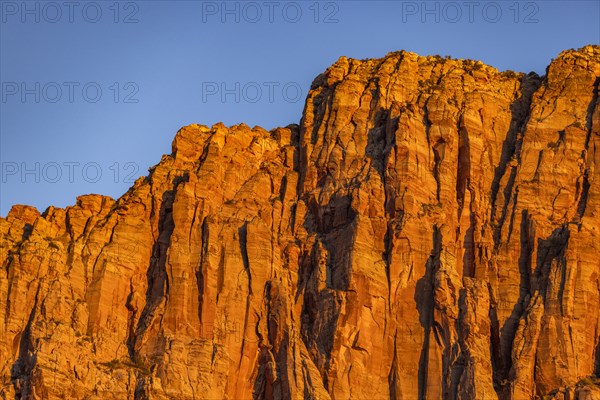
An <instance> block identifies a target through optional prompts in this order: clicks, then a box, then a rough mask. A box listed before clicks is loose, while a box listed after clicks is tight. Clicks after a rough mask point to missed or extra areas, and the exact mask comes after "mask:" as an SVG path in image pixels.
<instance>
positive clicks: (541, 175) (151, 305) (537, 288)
mask: <svg viewBox="0 0 600 400" xmlns="http://www.w3.org/2000/svg"><path fill="white" fill-rule="evenodd" d="M599 82H600V47H598V46H587V47H584V48H582V49H579V50H577V51H575V50H569V51H565V52H563V53H561V54H560V55H559V56H558V57H557V58H556V60H554V61H553V62H552V63H551V64H550V66H549V67H548V69H547V73H546V75H545V76H543V77H540V76H537V75H535V74H533V73H532V74H529V75H525V74H516V73H512V72H499V71H497V70H496V69H494V68H492V67H489V66H487V65H484V64H482V63H480V62H475V61H468V60H467V61H464V60H450V59H442V58H440V57H421V56H417V55H416V54H413V53H408V52H398V53H391V54H389V55H387V56H386V57H384V58H382V59H373V60H362V61H359V60H353V59H348V58H344V57H342V58H340V59H339V60H338V61H337V62H336V63H335V64H334V65H333V66H331V67H330V68H329V69H328V70H327V71H326V72H325V73H324V74H322V75H320V76H319V77H317V78H316V79H315V81H314V82H313V85H312V87H311V90H310V92H309V94H308V97H307V100H306V106H305V110H304V115H303V117H302V120H301V122H300V124H299V125H291V126H288V127H286V128H278V129H275V130H273V131H271V132H268V131H265V130H263V129H261V128H258V127H255V128H249V127H248V126H246V125H238V126H233V127H230V128H227V127H225V126H223V125H221V124H218V125H215V126H213V127H211V128H209V127H206V126H201V125H191V126H187V127H185V128H182V129H181V130H180V131H179V132H178V133H177V135H176V137H175V139H174V141H173V149H172V153H171V154H170V155H165V156H163V158H162V160H161V161H160V163H159V164H157V165H156V166H155V167H153V168H151V169H150V173H149V175H148V176H146V177H142V178H140V179H138V180H137V181H136V183H135V184H134V186H133V187H132V188H131V189H130V190H129V191H128V192H127V193H126V194H124V195H123V196H122V197H121V198H120V199H118V200H116V201H115V200H113V199H110V198H108V197H104V196H99V195H86V196H81V197H79V198H78V199H77V203H76V204H75V205H74V206H72V207H67V208H66V209H58V208H53V207H50V208H49V209H47V210H46V211H45V212H44V213H43V214H40V213H39V212H38V211H37V210H35V209H34V208H32V207H27V206H20V205H19V206H14V207H13V208H12V210H11V211H10V213H9V214H8V216H7V217H6V218H0V264H1V268H0V398H5V399H12V398H24V399H30V398H36V399H55V398H78V399H83V398H86V399H105V398H115V399H123V398H139V399H246V398H261V399H262V398H266V399H270V398H275V399H288V398H289V399H350V398H351V399H388V398H391V399H409V400H412V399H428V400H429V399H514V400H521V399H533V398H536V397H538V396H539V397H542V396H548V397H549V398H555V399H581V400H583V399H600V389H599V388H598V386H597V385H596V382H595V376H596V375H597V374H599V373H600V340H599V339H600V275H599V274H600V176H599V175H596V172H599V171H598V170H597V168H599V167H600V102H598V84H599ZM599 173H600V172H599ZM548 397H547V398H548Z"/></svg>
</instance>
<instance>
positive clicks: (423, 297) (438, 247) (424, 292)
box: [414, 225, 442, 400]
mask: <svg viewBox="0 0 600 400" xmlns="http://www.w3.org/2000/svg"><path fill="white" fill-rule="evenodd" d="M432 240H433V249H432V250H431V255H430V256H429V259H428V260H427V264H426V265H425V275H423V277H422V278H421V279H419V280H418V281H417V285H416V288H415V296H414V300H415V304H416V306H417V311H418V312H419V322H420V324H421V326H422V327H423V330H424V337H423V346H422V347H421V356H420V358H419V400H424V399H426V396H427V377H428V373H427V372H428V368H429V346H430V342H431V335H432V334H435V332H432V331H433V323H434V320H433V309H434V304H435V302H434V301H435V299H434V289H435V288H434V278H435V273H436V271H437V270H438V268H439V266H440V255H441V251H442V234H441V232H440V230H439V228H438V227H437V225H434V227H433V239H432Z"/></svg>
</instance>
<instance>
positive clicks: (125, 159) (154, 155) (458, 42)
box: [0, 0, 600, 216]
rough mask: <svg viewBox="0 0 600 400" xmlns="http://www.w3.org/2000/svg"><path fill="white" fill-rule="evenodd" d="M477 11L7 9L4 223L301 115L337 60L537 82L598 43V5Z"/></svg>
mask: <svg viewBox="0 0 600 400" xmlns="http://www.w3.org/2000/svg"><path fill="white" fill-rule="evenodd" d="M476 3H477V4H475V5H470V3H469V2H466V1H456V2H449V3H448V2H426V3H423V2H422V1H417V2H410V1H409V2H406V1H404V2H403V1H337V2H336V1H322V2H315V1H296V2H286V1H284V2H279V1H273V2H266V1H257V2H250V3H247V2H235V1H228V2H222V1H217V2H205V1H173V0H171V1H131V2H127V1H122V2H119V3H116V4H115V1H96V2H86V1H76V2H75V4H72V5H69V4H67V5H65V4H64V1H62V0H59V1H56V2H35V1H30V2H25V3H23V2H21V1H16V2H13V1H5V0H2V2H1V6H2V9H1V12H2V15H1V18H2V20H1V31H0V33H1V38H0V49H1V50H0V52H1V54H0V68H1V70H0V72H1V76H0V81H1V82H2V88H1V89H2V92H1V99H0V101H1V102H0V107H1V111H0V161H1V163H2V171H1V172H2V176H1V177H0V215H2V216H5V215H6V213H7V212H8V210H9V209H10V207H11V205H12V204H15V203H23V204H31V205H34V206H36V207H37V208H38V209H39V210H40V211H43V210H44V209H45V208H46V207H48V206H49V205H56V206H60V207H64V206H67V205H70V204H73V203H74V202H75V198H76V196H78V195H80V194H85V193H102V194H106V195H110V196H113V197H115V198H116V197H118V196H120V195H121V194H122V193H124V192H125V190H126V189H127V188H128V187H129V186H130V185H131V180H129V179H128V178H130V177H133V178H137V177H138V176H140V175H146V173H147V168H148V167H149V166H151V165H154V164H156V163H157V162H158V161H159V160H160V157H161V155H162V154H164V153H170V150H171V147H170V146H171V141H172V138H173V136H174V135H175V133H176V131H177V130H178V128H179V127H181V126H183V125H187V124H191V123H201V124H206V125H211V124H213V123H216V122H218V121H222V122H224V123H225V124H227V125H231V124H236V123H239V122H245V123H246V124H248V125H250V126H253V125H260V126H263V127H265V128H267V129H270V128H274V127H276V126H285V125H287V124H289V123H294V122H298V121H299V120H300V117H301V113H302V108H303V103H304V96H305V95H306V91H307V90H308V88H309V87H310V83H311V81H312V79H313V78H314V77H316V76H317V75H318V74H319V73H320V72H322V71H323V70H325V69H326V68H327V67H328V66H329V65H330V64H332V63H333V62H335V60H336V59H337V58H338V57H339V56H341V55H345V56H349V57H354V58H371V57H381V56H383V55H385V54H386V53H388V52H390V51H395V50H401V49H406V50H410V51H414V52H417V53H419V54H423V55H427V54H441V55H451V56H452V57H455V58H473V59H479V60H482V61H484V62H486V63H488V64H491V65H493V66H495V67H497V68H499V69H501V70H504V69H512V70H516V71H523V72H529V71H536V72H538V73H540V74H543V73H544V69H545V67H546V65H547V64H548V63H549V62H550V60H551V59H552V58H554V57H556V55H557V54H558V53H559V52H560V51H561V50H563V49H567V48H578V47H581V46H583V45H585V44H598V43H600V26H599V21H600V8H599V2H598V1H536V2H527V1H522V2H518V3H516V2H514V1H498V2H486V1H478V2H476ZM23 4H25V5H23ZM236 83H237V85H239V86H236ZM236 88H237V90H236ZM98 89H100V90H101V96H100V97H98V96H97V90H98ZM222 89H225V90H228V92H225V93H223V92H222ZM259 90H260V92H259ZM298 90H300V91H301V93H300V96H298V93H297V91H298ZM223 94H224V97H223V96H222V95H223ZM36 97H38V98H36ZM236 97H239V98H236ZM132 101H133V102H132ZM135 101H137V102H135ZM24 170H30V171H31V172H29V173H25V174H23V172H24ZM98 172H101V174H102V175H101V176H97V173H98ZM36 180H39V182H36Z"/></svg>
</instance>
